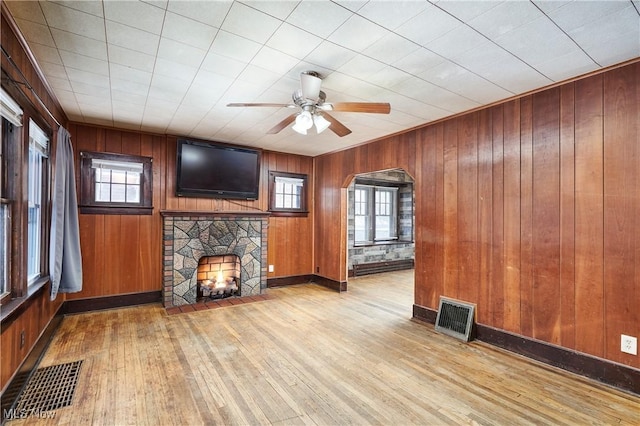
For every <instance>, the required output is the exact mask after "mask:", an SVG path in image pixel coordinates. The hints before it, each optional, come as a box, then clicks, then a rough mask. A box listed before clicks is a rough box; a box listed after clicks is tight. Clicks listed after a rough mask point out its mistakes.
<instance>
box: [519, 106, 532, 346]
mask: <svg viewBox="0 0 640 426" xmlns="http://www.w3.org/2000/svg"><path fill="white" fill-rule="evenodd" d="M532 138H533V111H532V98H531V96H525V97H524V98H522V99H521V101H520V145H521V147H520V188H521V189H520V244H521V248H520V333H521V334H523V335H525V336H532V335H533V306H532V303H533V240H532V238H533V236H532V234H533V217H532V215H533V199H532V197H533V140H532Z"/></svg>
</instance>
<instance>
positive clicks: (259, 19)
mask: <svg viewBox="0 0 640 426" xmlns="http://www.w3.org/2000/svg"><path fill="white" fill-rule="evenodd" d="M280 23H281V21H280V20H278V19H276V18H274V17H272V16H269V15H267V14H266V13H262V12H260V11H258V10H255V9H252V8H250V7H248V6H245V5H243V4H241V3H234V4H233V5H232V6H231V9H230V10H229V13H228V14H227V17H226V18H225V20H224V22H223V23H222V27H221V28H222V29H223V30H225V31H228V32H230V33H232V34H235V35H238V36H241V37H245V38H248V39H249V40H253V41H255V42H258V43H264V42H266V41H267V40H268V39H269V37H271V35H272V34H273V33H274V31H275V30H276V29H277V28H278V26H280Z"/></svg>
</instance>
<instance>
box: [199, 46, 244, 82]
mask: <svg viewBox="0 0 640 426" xmlns="http://www.w3.org/2000/svg"><path fill="white" fill-rule="evenodd" d="M246 66H247V62H242V61H238V60H235V59H232V58H229V57H226V56H222V55H218V54H217V53H213V52H209V53H207V56H205V58H204V61H202V65H201V66H200V69H201V70H206V71H212V72H215V73H218V74H220V75H224V76H228V77H235V76H236V75H238V74H239V73H240V72H242V70H243V69H244V68H245V67H246Z"/></svg>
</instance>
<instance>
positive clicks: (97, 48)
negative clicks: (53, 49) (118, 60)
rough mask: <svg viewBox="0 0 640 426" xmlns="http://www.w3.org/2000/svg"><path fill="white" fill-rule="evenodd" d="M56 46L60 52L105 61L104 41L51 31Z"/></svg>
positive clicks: (53, 29) (55, 30)
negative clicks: (64, 51) (65, 51)
mask: <svg viewBox="0 0 640 426" xmlns="http://www.w3.org/2000/svg"><path fill="white" fill-rule="evenodd" d="M51 33H52V34H53V39H54V40H55V42H56V46H57V47H58V49H60V50H67V51H69V52H74V53H78V54H80V55H85V56H89V57H91V58H96V59H100V60H104V61H106V60H107V45H106V43H105V42H104V41H98V40H94V39H92V38H89V37H82V36H79V35H76V34H72V33H68V32H66V31H61V30H57V29H55V28H52V29H51Z"/></svg>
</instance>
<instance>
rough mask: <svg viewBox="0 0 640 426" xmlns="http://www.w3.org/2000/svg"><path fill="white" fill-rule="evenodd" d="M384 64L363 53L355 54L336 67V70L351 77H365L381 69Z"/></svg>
mask: <svg viewBox="0 0 640 426" xmlns="http://www.w3.org/2000/svg"><path fill="white" fill-rule="evenodd" d="M385 66H386V65H385V64H384V63H382V62H380V61H378V60H375V59H372V58H369V57H368V56H365V55H356V56H354V57H353V59H351V60H350V61H349V62H347V63H346V64H344V65H343V66H341V67H340V68H338V70H337V71H338V72H340V73H342V74H346V75H348V76H351V77H355V78H361V79H367V77H369V76H371V75H372V74H374V73H376V72H378V71H380V70H382V69H383V68H384V67H385Z"/></svg>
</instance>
